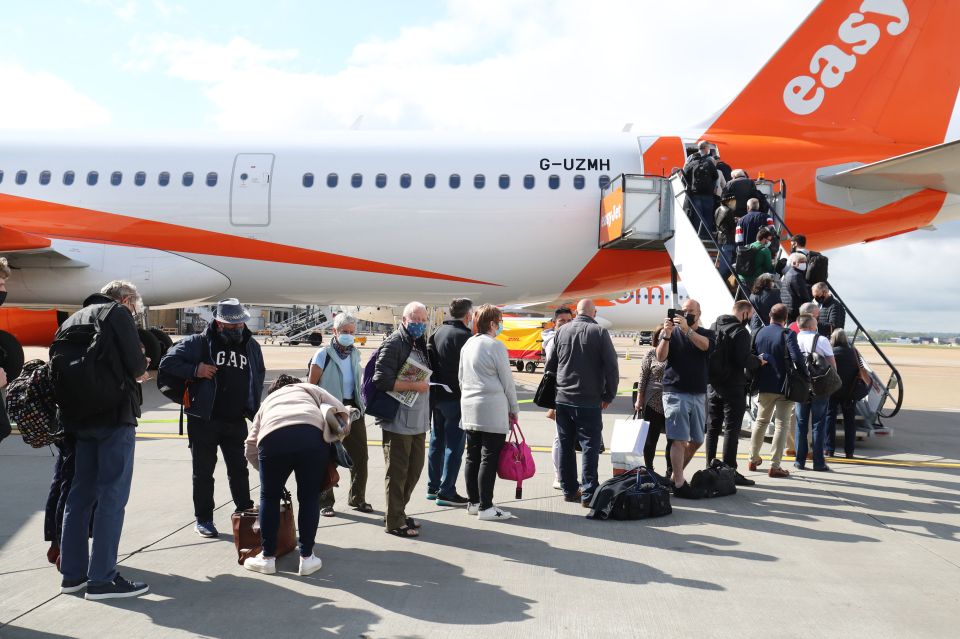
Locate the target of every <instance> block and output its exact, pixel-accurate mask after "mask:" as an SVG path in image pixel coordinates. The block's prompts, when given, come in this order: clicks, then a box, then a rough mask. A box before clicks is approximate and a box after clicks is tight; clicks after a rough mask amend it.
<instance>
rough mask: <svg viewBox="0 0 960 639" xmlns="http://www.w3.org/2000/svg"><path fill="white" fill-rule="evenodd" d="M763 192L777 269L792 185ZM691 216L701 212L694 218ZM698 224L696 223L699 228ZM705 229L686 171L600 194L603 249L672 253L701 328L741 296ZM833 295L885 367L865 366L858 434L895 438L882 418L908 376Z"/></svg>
mask: <svg viewBox="0 0 960 639" xmlns="http://www.w3.org/2000/svg"><path fill="white" fill-rule="evenodd" d="M757 188H758V189H759V190H760V191H762V192H763V193H764V194H765V195H766V197H767V200H768V202H769V204H770V209H771V211H770V215H771V218H772V219H773V221H774V228H773V230H774V232H775V233H776V235H777V237H778V238H779V239H780V248H779V250H778V254H777V256H775V257H774V264H776V263H777V260H778V259H779V258H780V257H786V256H787V254H786V249H785V248H784V247H785V246H786V243H787V240H788V239H789V238H790V237H791V233H790V230H789V228H787V226H786V223H785V222H784V217H785V215H784V211H785V202H786V185H785V184H784V182H783V181H782V180H781V181H779V182H778V183H774V182H771V181H768V180H758V181H757ZM688 210H689V211H694V213H693V214H692V215H690V216H688V213H687V211H688ZM677 213H679V215H678V214H677ZM694 215H696V217H695V218H694V217H693V216H694ZM711 215H712V212H711ZM691 218H693V219H695V220H696V223H694V221H693V219H691ZM702 226H703V220H702V218H700V217H699V214H698V213H696V212H695V210H694V209H693V207H692V206H689V204H688V202H687V192H686V188H685V185H684V181H683V174H682V173H681V172H679V171H677V172H675V173H674V174H673V175H672V176H670V177H662V176H651V175H620V176H617V177H616V178H614V179H613V180H611V182H610V184H609V186H607V187H606V188H604V189H602V191H601V207H600V242H599V244H600V247H601V248H608V249H620V250H650V251H663V250H666V251H667V253H668V254H669V255H670V259H671V261H672V263H673V268H674V284H675V280H676V277H679V278H680V279H681V280H683V283H684V286H685V287H686V289H687V294H688V295H689V296H690V297H692V298H693V299H695V300H697V301H698V302H700V307H701V313H702V318H701V322H702V323H703V324H704V325H705V326H709V325H710V324H712V323H713V322H714V320H715V319H716V318H717V317H718V316H719V315H723V314H727V313H729V312H730V309H731V308H732V307H733V302H734V292H732V291H731V289H730V286H729V284H728V283H727V282H725V281H724V280H723V279H722V278H721V277H720V273H719V271H718V265H719V264H720V263H721V262H724V263H725V262H726V258H725V257H724V256H723V255H722V254H721V253H720V251H719V247H718V246H717V244H716V242H715V241H714V240H713V239H712V238H711V237H710V234H709V233H707V232H706V231H705V230H703V231H702V232H701V228H700V227H702ZM703 238H708V239H703ZM733 267H734V265H733V264H727V268H728V270H730V271H731V272H733V271H734V268H733ZM828 286H829V282H828ZM830 291H831V292H832V293H833V295H834V297H835V298H836V300H837V302H838V303H839V304H840V305H841V306H843V308H844V310H845V311H846V313H847V335H848V337H849V338H850V339H851V340H854V341H855V340H857V339H860V340H863V341H861V342H860V343H859V344H857V346H858V348H859V349H860V350H861V351H862V349H863V348H864V346H865V345H866V346H867V347H868V348H869V349H872V350H873V351H874V352H875V353H876V354H877V355H879V357H880V360H881V361H882V362H883V365H882V366H881V368H879V369H877V370H873V369H871V367H870V365H869V364H867V363H866V362H864V363H865V365H866V366H867V369H868V370H869V372H870V375H871V377H872V378H873V387H872V389H871V391H870V394H869V395H868V396H867V397H865V398H864V399H863V400H861V401H860V402H858V405H857V413H858V415H859V416H860V418H861V420H862V423H859V424H858V431H861V432H863V433H864V434H866V435H867V436H873V435H887V434H890V432H891V431H890V430H889V429H888V428H887V427H886V426H884V425H883V423H882V422H881V418H883V419H889V418H892V417H893V416H895V415H896V414H897V413H898V412H899V411H900V407H901V406H902V404H903V378H902V377H901V375H900V372H899V371H898V370H897V369H896V367H895V366H894V365H893V363H892V362H891V361H890V359H889V358H888V357H887V356H886V354H885V353H884V352H883V351H882V350H881V349H880V347H879V346H878V345H877V343H876V342H875V341H874V340H873V338H872V337H871V336H870V334H869V333H868V332H867V330H866V329H865V328H864V326H863V324H861V323H860V321H859V320H858V319H857V318H856V316H855V315H854V314H853V313H852V312H850V308H849V307H848V306H847V305H846V304H845V303H844V302H843V300H842V298H841V297H840V296H839V295H837V292H836V290H835V289H834V288H833V286H830ZM736 292H737V297H738V298H742V299H749V291H746V290H744V288H743V286H742V284H740V283H739V282H738V283H737V291H736ZM676 293H677V290H676V286H675V285H674V289H673V297H672V299H673V304H674V305H676V302H677V299H678V298H677V294H676ZM762 319H763V320H764V323H767V322H768V321H769V318H762ZM851 322H852V323H853V324H854V325H855V326H856V328H855V330H853V331H851V330H849V329H850V323H851ZM884 377H885V378H886V382H884ZM751 414H752V415H754V416H755V414H756V413H755V409H754V410H751ZM840 419H842V417H841V418H840Z"/></svg>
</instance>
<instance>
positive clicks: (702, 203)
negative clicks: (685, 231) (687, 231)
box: [690, 195, 717, 235]
mask: <svg viewBox="0 0 960 639" xmlns="http://www.w3.org/2000/svg"><path fill="white" fill-rule="evenodd" d="M690 203H691V204H692V205H693V206H694V208H696V210H697V211H699V212H700V217H701V218H702V222H703V225H704V226H705V227H706V229H707V230H708V231H710V234H711V235H712V234H713V233H715V232H716V230H717V223H716V221H715V220H714V219H713V212H714V210H715V207H714V199H713V195H691V196H690ZM700 224H701V220H700V219H697V218H696V217H695V218H694V219H693V226H694V228H696V229H697V230H700Z"/></svg>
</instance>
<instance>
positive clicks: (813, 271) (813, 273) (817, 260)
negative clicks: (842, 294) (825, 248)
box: [805, 251, 830, 286]
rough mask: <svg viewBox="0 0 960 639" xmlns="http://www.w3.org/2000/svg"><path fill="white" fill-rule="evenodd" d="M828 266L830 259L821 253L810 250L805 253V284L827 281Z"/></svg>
mask: <svg viewBox="0 0 960 639" xmlns="http://www.w3.org/2000/svg"><path fill="white" fill-rule="evenodd" d="M829 267H830V259H829V258H828V257H827V256H826V255H824V254H823V253H817V252H816V251H810V253H809V254H808V255H807V271H806V274H805V275H806V278H807V284H809V285H811V286H813V285H814V284H816V283H817V282H826V281H827V270H828V269H829Z"/></svg>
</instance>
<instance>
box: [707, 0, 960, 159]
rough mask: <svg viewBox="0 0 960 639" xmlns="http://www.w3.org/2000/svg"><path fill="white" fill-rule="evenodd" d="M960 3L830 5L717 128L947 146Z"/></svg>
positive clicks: (919, 0) (856, 0)
mask: <svg viewBox="0 0 960 639" xmlns="http://www.w3.org/2000/svg"><path fill="white" fill-rule="evenodd" d="M958 33H960V1H957V0H829V1H824V2H821V3H820V5H818V6H817V7H816V9H814V10H813V12H812V13H811V14H810V15H809V16H808V17H807V19H806V20H805V21H804V22H803V24H801V25H800V27H799V28H798V29H797V30H796V32H794V34H793V35H792V36H791V37H790V38H789V39H788V40H787V42H786V43H785V44H784V45H783V46H782V47H781V48H780V50H779V51H777V53H776V54H774V56H773V57H772V58H771V59H770V61H769V62H767V64H766V65H765V66H764V67H763V68H762V69H761V70H760V72H759V73H758V74H757V75H756V77H754V78H753V80H752V81H751V82H750V83H749V84H748V85H747V87H746V88H745V89H744V90H743V91H742V92H741V93H740V94H739V95H738V96H737V97H736V98H735V99H734V100H733V102H731V103H730V105H729V106H728V107H727V108H726V109H725V110H724V111H723V113H721V115H720V116H719V117H718V118H717V120H716V121H715V122H714V124H713V125H712V126H711V127H710V131H709V134H710V135H712V134H720V135H722V134H724V133H737V134H740V135H744V134H746V135H757V136H776V137H796V138H803V139H807V140H808V141H812V142H816V143H820V144H831V142H833V141H837V142H840V141H843V142H846V143H849V142H850V141H856V142H862V143H864V144H870V143H880V144H884V143H895V144H896V143H899V144H906V145H911V146H915V147H917V148H919V147H922V146H927V145H933V144H939V143H941V142H943V141H944V136H945V134H946V131H947V127H948V125H949V122H950V118H951V115H952V113H953V109H954V103H955V101H956V98H957V91H958V88H960V64H957V63H956V60H955V55H956V54H955V51H956V44H957V43H956V41H957V37H958V36H957V34H958Z"/></svg>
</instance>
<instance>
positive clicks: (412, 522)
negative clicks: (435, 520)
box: [407, 517, 420, 530]
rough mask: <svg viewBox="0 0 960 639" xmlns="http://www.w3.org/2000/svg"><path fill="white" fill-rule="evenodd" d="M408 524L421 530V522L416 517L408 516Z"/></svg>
mask: <svg viewBox="0 0 960 639" xmlns="http://www.w3.org/2000/svg"><path fill="white" fill-rule="evenodd" d="M407 526H409V527H410V528H416V529H417V530H420V522H419V521H417V520H416V519H414V518H413V517H407Z"/></svg>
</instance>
